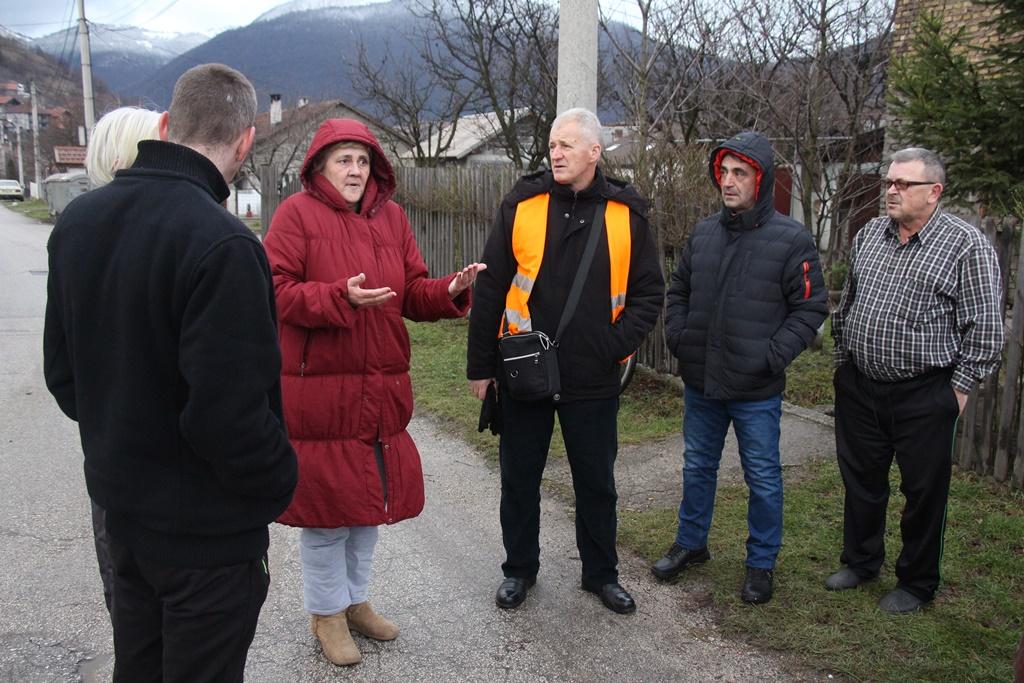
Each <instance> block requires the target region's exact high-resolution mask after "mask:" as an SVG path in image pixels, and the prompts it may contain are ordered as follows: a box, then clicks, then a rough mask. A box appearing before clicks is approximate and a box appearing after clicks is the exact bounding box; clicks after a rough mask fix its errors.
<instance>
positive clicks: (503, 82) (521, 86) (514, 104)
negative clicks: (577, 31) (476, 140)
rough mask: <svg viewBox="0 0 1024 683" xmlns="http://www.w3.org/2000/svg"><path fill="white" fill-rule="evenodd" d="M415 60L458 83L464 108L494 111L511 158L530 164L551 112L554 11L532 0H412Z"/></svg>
mask: <svg viewBox="0 0 1024 683" xmlns="http://www.w3.org/2000/svg"><path fill="white" fill-rule="evenodd" d="M413 12H414V14H416V15H417V16H418V17H419V18H421V19H425V20H426V29H425V30H424V32H423V35H421V36H420V38H421V41H422V54H421V57H422V60H423V66H424V68H425V69H427V70H428V71H429V72H430V74H431V76H432V77H433V78H436V79H437V80H438V82H440V83H458V84H460V87H464V88H465V90H464V92H465V93H466V94H467V95H468V101H467V103H466V109H467V110H471V111H477V112H483V111H492V112H494V115H495V117H494V118H495V121H496V130H495V133H496V134H497V135H498V136H499V138H500V140H501V143H502V146H503V148H504V149H505V153H506V155H507V156H508V158H509V159H510V160H511V161H512V163H514V164H516V165H517V166H521V167H525V168H531V169H532V168H537V167H538V166H539V165H540V164H541V162H542V161H543V160H544V159H545V157H546V156H547V143H546V140H547V134H548V130H549V129H550V127H551V122H552V121H553V120H554V117H555V113H556V112H555V107H556V104H555V97H556V92H557V88H556V76H555V75H556V65H557V36H556V28H555V27H556V25H557V22H556V20H555V10H554V9H553V8H552V7H551V6H550V5H548V4H546V3H544V2H542V1H540V0H420V2H419V4H417V5H416V6H414V9H413Z"/></svg>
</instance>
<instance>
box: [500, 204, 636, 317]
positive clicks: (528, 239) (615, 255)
mask: <svg viewBox="0 0 1024 683" xmlns="http://www.w3.org/2000/svg"><path fill="white" fill-rule="evenodd" d="M549 199H550V195H548V193H546V192H545V193H544V194H539V195H536V196H534V197H530V198H529V199H524V200H523V201H521V202H519V204H518V205H517V206H516V217H515V222H514V223H513V224H512V254H513V255H514V256H515V259H516V263H517V264H518V265H517V267H516V274H515V277H513V278H512V286H511V287H509V290H508V294H507V295H506V296H505V315H504V316H503V317H502V320H501V325H500V326H499V329H498V336H499V337H500V336H501V334H502V332H503V331H504V330H505V329H506V327H507V329H508V332H509V333H511V334H518V333H520V332H530V331H532V330H533V326H532V324H531V321H530V308H529V306H528V305H527V304H528V302H529V300H530V292H531V291H532V290H533V285H534V283H535V282H536V281H537V273H539V272H540V264H541V261H542V260H543V259H544V239H545V238H546V237H547V232H548V201H549ZM604 225H605V232H606V233H607V235H608V261H609V263H610V264H611V273H610V274H611V278H610V282H611V288H610V289H611V291H610V292H609V295H610V299H609V304H610V310H611V321H612V322H613V323H614V322H615V321H616V320H618V319H619V316H620V315H622V311H623V309H624V308H625V307H626V283H627V281H628V280H629V256H630V250H631V241H632V235H631V233H630V230H629V207H628V206H626V205H625V204H623V203H621V202H615V201H611V200H609V201H608V202H607V204H606V206H605V211H604Z"/></svg>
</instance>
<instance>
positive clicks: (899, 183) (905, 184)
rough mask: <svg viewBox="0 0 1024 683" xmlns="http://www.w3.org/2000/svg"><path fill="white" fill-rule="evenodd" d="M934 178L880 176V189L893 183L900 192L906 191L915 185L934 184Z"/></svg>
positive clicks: (885, 188)
mask: <svg viewBox="0 0 1024 683" xmlns="http://www.w3.org/2000/svg"><path fill="white" fill-rule="evenodd" d="M935 184H936V183H935V181H934V180H904V179H903V178H882V189H883V190H888V189H889V188H890V187H892V186H893V185H895V186H896V189H897V190H899V191H900V192H906V191H907V189H908V188H911V187H913V186H915V185H935Z"/></svg>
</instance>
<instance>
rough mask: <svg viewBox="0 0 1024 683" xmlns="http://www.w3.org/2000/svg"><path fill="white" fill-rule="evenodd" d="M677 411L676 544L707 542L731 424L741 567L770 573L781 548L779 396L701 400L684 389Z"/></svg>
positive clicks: (686, 545) (688, 545) (698, 545)
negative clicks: (741, 495) (679, 484)
mask: <svg viewBox="0 0 1024 683" xmlns="http://www.w3.org/2000/svg"><path fill="white" fill-rule="evenodd" d="M685 401H686V404H685V406H686V408H685V412H684V413H683V443H684V445H685V448H686V451H685V453H684V455H683V460H684V464H683V500H682V502H681V503H680V504H679V532H678V533H677V534H676V543H678V544H679V545H680V546H682V547H684V548H688V549H691V550H695V549H697V548H703V547H704V546H706V545H707V543H708V530H709V529H710V528H711V515H712V514H713V512H714V509H715V490H716V488H717V485H718V464H719V462H720V461H721V460H722V447H723V446H724V445H725V435H726V432H728V431H729V423H730V422H732V424H733V429H734V430H735V431H736V441H737V442H738V443H739V450H740V463H741V464H742V465H743V479H744V481H746V482H747V488H749V489H750V497H749V499H748V502H747V529H748V532H749V534H750V535H749V536H748V538H747V566H748V567H756V568H758V569H773V568H774V567H775V558H776V556H778V554H779V548H780V547H781V546H782V465H781V463H780V461H779V422H780V420H781V419H782V395H781V394H777V395H775V396H772V397H771V398H768V399H764V400H761V401H722V400H718V399H711V398H705V397H704V395H703V394H702V393H701V392H699V391H695V390H693V389H691V388H690V387H686V390H685Z"/></svg>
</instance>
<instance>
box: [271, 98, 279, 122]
mask: <svg viewBox="0 0 1024 683" xmlns="http://www.w3.org/2000/svg"><path fill="white" fill-rule="evenodd" d="M279 123H281V96H280V95H278V94H276V93H274V94H271V96H270V125H271V126H276V125H277V124H279Z"/></svg>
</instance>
